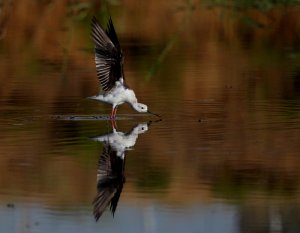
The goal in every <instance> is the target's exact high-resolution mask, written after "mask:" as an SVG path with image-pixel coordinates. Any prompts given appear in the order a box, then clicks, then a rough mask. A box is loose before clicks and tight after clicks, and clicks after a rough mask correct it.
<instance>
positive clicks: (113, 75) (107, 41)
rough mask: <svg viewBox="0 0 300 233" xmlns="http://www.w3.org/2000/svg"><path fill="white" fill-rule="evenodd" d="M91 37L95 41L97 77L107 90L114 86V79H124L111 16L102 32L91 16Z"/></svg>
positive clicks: (121, 58)
mask: <svg viewBox="0 0 300 233" xmlns="http://www.w3.org/2000/svg"><path fill="white" fill-rule="evenodd" d="M92 38H93V40H94V43H95V61H96V70H97V77H98V79H99V81H100V84H101V86H102V89H103V90H104V91H109V90H111V89H112V88H113V87H114V86H115V82H116V81H118V80H120V79H121V78H122V79H124V75H123V55H122V51H121V47H120V43H119V40H118V37H117V34H116V31H115V28H114V25H113V22H112V20H111V18H110V19H109V21H108V24H107V30H106V32H104V31H103V29H102V28H101V27H100V25H99V23H98V21H97V19H96V18H95V17H93V19H92Z"/></svg>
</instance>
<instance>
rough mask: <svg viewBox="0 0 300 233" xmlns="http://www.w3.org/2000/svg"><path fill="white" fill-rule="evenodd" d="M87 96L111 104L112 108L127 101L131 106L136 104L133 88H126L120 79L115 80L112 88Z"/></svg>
mask: <svg viewBox="0 0 300 233" xmlns="http://www.w3.org/2000/svg"><path fill="white" fill-rule="evenodd" d="M89 98H90V99H94V100H98V101H101V102H105V103H108V104H111V105H113V108H115V107H117V106H118V105H121V104H123V103H129V104H130V105H131V106H133V105H136V104H137V98H136V96H135V94H134V92H133V90H131V89H129V88H126V87H125V86H124V85H123V84H122V81H117V82H116V86H115V87H114V88H113V89H112V90H110V91H108V92H105V93H103V94H102V93H100V94H99V95H96V96H92V97H89ZM133 107H134V106H133Z"/></svg>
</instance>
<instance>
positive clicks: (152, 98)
mask: <svg viewBox="0 0 300 233" xmlns="http://www.w3.org/2000/svg"><path fill="white" fill-rule="evenodd" d="M23 2H24V3H23ZM25 2H26V3H25ZM155 2H156V1H154V2H153V3H152V2H150V3H143V4H141V5H139V4H136V2H135V1H128V2H127V3H126V4H125V3H119V4H117V5H114V4H111V3H109V2H108V3H107V7H108V8H109V9H110V13H111V15H112V17H113V20H114V23H115V27H116V29H117V32H118V34H119V37H120V38H119V39H120V41H121V45H122V48H123V50H124V54H125V59H126V60H125V75H126V81H127V82H128V84H129V86H130V87H132V88H133V89H134V90H135V92H136V94H137V96H138V98H139V100H140V101H141V102H142V103H145V104H147V105H148V106H149V108H150V110H151V111H153V112H155V113H158V114H160V115H161V116H162V118H161V120H159V119H157V118H156V117H155V116H151V115H145V114H138V113H136V112H134V111H133V110H132V109H131V108H130V107H128V106H125V105H123V106H121V107H120V108H119V109H118V118H117V127H118V128H117V132H118V133H120V134H122V135H125V136H131V137H133V138H130V142H131V146H130V148H126V150H124V151H122V152H120V151H116V148H115V147H114V149H113V150H114V151H115V153H119V154H123V152H124V159H125V160H126V162H125V163H124V165H123V168H122V169H123V171H124V173H123V176H124V180H122V182H123V181H124V182H123V183H122V185H123V187H122V190H121V192H120V197H119V200H118V201H117V207H116V211H115V213H114V216H113V215H112V214H111V212H110V210H109V206H108V207H107V208H106V210H105V211H104V212H103V214H102V215H101V217H100V218H99V220H98V221H95V218H94V215H93V211H94V205H93V201H94V199H95V197H96V196H97V192H99V190H97V169H99V164H98V162H99V160H100V161H101V159H100V158H101V155H103V153H104V152H105V148H107V146H108V144H109V143H108V141H106V142H104V141H103V140H102V141H99V140H98V141H97V140H93V138H95V137H99V136H103V135H110V134H112V133H116V132H114V131H113V129H112V124H111V122H110V120H109V119H108V116H109V114H110V111H111V107H110V106H108V105H104V104H102V103H97V102H95V101H90V100H88V99H86V97H88V96H92V95H95V94H96V93H97V92H98V91H99V88H98V82H97V80H96V72H95V65H94V55H93V45H92V41H91V39H90V37H89V33H90V19H91V17H92V15H93V14H96V15H97V17H98V18H99V19H102V18H103V19H105V15H107V12H106V8H105V7H104V6H102V5H101V6H100V5H97V4H92V3H91V4H90V3H88V4H86V5H84V4H83V5H81V4H77V5H76V4H70V3H69V4H67V3H62V2H61V1H53V2H52V3H51V4H50V3H34V4H33V5H31V6H30V8H31V10H32V12H34V13H33V14H32V15H28V14H27V13H26V10H28V9H29V5H30V4H29V3H27V1H22V3H20V4H16V5H13V6H10V5H8V4H3V6H2V8H3V9H4V11H3V12H5V14H4V15H3V19H1V20H2V21H1V22H3V25H5V28H3V29H5V30H3V35H2V37H1V40H0V71H1V77H0V84H1V85H0V109H1V110H0V127H1V136H0V137H1V140H0V141H1V142H0V150H1V154H0V160H1V162H0V166H1V175H0V216H1V217H0V232H54V231H55V232H58V233H59V232H98V231H103V232H116V231H125V232H183V231H184V232H228V233H229V232H299V230H300V225H299V217H298V216H299V214H298V213H300V208H299V206H300V205H299V204H300V195H299V187H300V172H299V166H300V158H299V151H300V144H299V141H300V107H299V106H300V88H299V46H298V44H299V39H300V38H299V33H298V34H297V32H298V31H299V25H298V24H297V25H296V24H295V23H293V22H295V20H299V16H298V15H299V13H300V12H299V7H298V6H295V5H290V6H286V7H285V8H284V7H282V6H277V5H274V6H273V5H271V6H270V8H263V9H257V8H251V7H252V5H249V6H242V7H241V6H239V7H237V9H235V8H234V7H233V8H228V7H224V6H222V4H221V6H220V5H214V4H213V1H206V2H205V4H200V3H199V4H198V3H197V4H196V3H193V4H194V5H193V4H192V5H191V2H189V1H182V2H180V3H178V4H179V5H177V3H173V2H172V3H170V4H169V5H164V4H162V5H161V7H159V8H158V7H157V4H154V3H155ZM23 4H24V5H23ZM26 4H27V5H26ZM248 7H250V8H248ZM260 7H262V6H260ZM146 9H147V10H146ZM53 12H56V13H55V15H56V16H57V17H56V18H55V19H53ZM286 12H288V14H285V13H286ZM10 15H14V17H10ZM166 15H168V17H169V21H168V22H166V20H165V18H166ZM153 16H155V17H153ZM271 19H274V20H271ZM104 22H105V20H104ZM158 120H159V121H158ZM150 122H151V124H149V123H150ZM139 124H140V125H144V124H145V125H147V128H145V129H144V130H143V133H137V134H136V135H133V134H132V133H133V131H134V130H133V129H134V128H135V127H137V126H138V125H139ZM148 124H149V125H148ZM145 127H146V126H145ZM106 137H108V136H106ZM110 146H112V147H113V145H110Z"/></svg>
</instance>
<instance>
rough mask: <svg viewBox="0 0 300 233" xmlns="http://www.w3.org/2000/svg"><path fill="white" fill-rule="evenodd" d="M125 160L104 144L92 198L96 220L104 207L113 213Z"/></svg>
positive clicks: (120, 189)
mask: <svg viewBox="0 0 300 233" xmlns="http://www.w3.org/2000/svg"><path fill="white" fill-rule="evenodd" d="M124 163H125V161H124V160H123V159H122V158H120V157H119V156H117V152H116V151H115V150H113V149H112V147H111V146H110V145H109V144H104V147H103V152H102V154H101V155H100V158H99V162H98V171H97V196H96V198H95V199H94V202H93V204H94V216H95V219H96V221H98V219H99V218H100V217H101V215H102V214H103V212H104V211H105V209H106V207H107V206H108V205H109V204H110V210H111V212H112V214H113V215H114V213H115V210H116V208H117V205H118V201H119V198H120V195H121V192H122V189H123V183H124V182H125V177H124V165H125V164H124Z"/></svg>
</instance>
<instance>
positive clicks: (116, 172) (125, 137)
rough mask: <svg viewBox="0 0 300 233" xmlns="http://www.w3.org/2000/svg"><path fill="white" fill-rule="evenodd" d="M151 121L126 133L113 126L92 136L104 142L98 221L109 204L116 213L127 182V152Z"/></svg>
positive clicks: (99, 180)
mask: <svg viewBox="0 0 300 233" xmlns="http://www.w3.org/2000/svg"><path fill="white" fill-rule="evenodd" d="M150 123H151V122H149V123H140V124H138V125H136V126H134V127H133V128H132V129H131V130H130V131H129V132H126V133H123V132H121V131H117V130H116V129H115V128H113V131H112V132H111V133H108V134H105V135H101V136H98V137H94V138H92V140H94V141H97V142H102V143H103V151H102V153H101V155H100V158H99V162H98V170H97V196H96V197H95V199H94V201H93V205H94V216H95V219H96V221H98V219H99V218H100V217H101V215H102V214H103V212H104V211H105V209H106V208H107V206H108V205H110V210H111V212H112V214H113V215H114V213H115V211H116V208H117V205H118V201H119V198H120V195H121V192H122V189H123V183H124V182H125V174H124V171H125V156H126V152H127V151H128V150H132V148H133V146H134V145H135V143H136V141H137V139H138V136H139V134H142V133H145V132H146V131H147V130H148V129H149V125H150Z"/></svg>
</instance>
